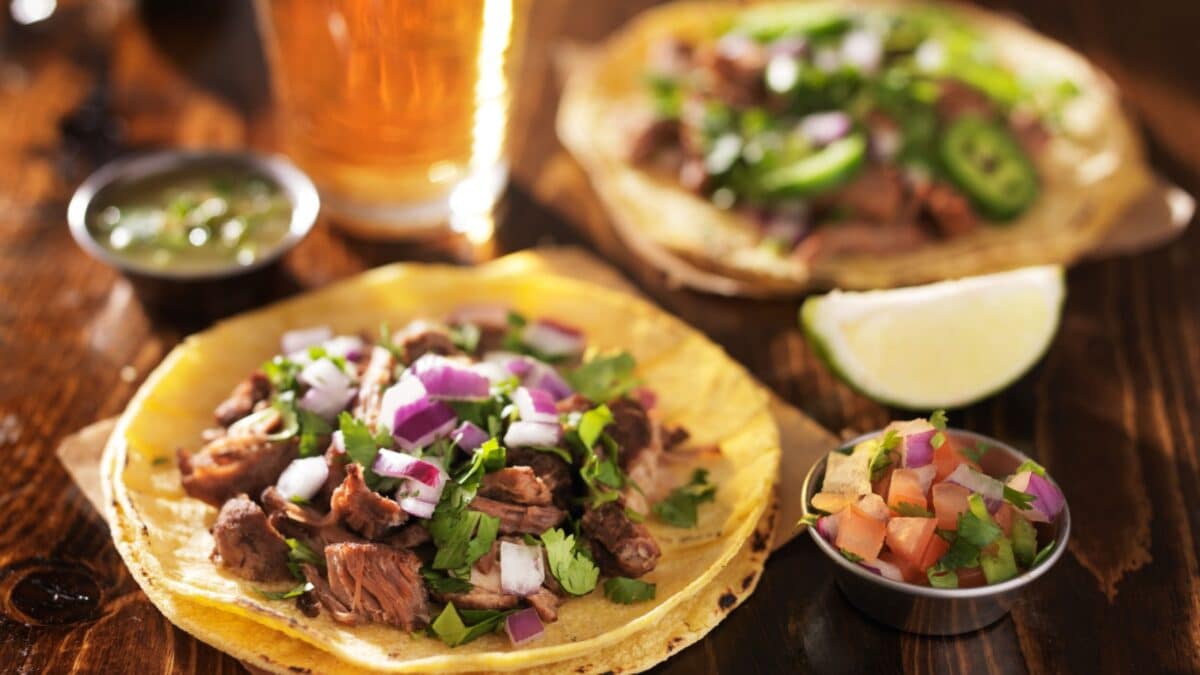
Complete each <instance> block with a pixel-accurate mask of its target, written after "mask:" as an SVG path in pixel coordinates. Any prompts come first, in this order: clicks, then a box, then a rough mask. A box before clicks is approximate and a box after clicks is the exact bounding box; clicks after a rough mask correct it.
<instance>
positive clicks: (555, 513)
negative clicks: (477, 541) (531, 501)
mask: <svg viewBox="0 0 1200 675" xmlns="http://www.w3.org/2000/svg"><path fill="white" fill-rule="evenodd" d="M467 508H469V509H471V510H472V511H479V512H480V513H486V514H487V515H489V516H493V517H496V518H499V519H500V533H501V534H541V533H543V532H545V531H546V530H548V529H550V528H552V527H556V526H557V525H559V524H560V523H562V521H564V520H566V518H567V512H566V511H564V510H562V509H560V508H558V507H556V506H519V505H517V504H508V503H506V502H498V501H496V500H494V499H488V498H487V497H475V499H473V500H471V504H470V505H469V506H468V507H467Z"/></svg>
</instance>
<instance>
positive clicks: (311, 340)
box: [279, 326, 333, 354]
mask: <svg viewBox="0 0 1200 675" xmlns="http://www.w3.org/2000/svg"><path fill="white" fill-rule="evenodd" d="M331 337H333V331H332V330H331V329H330V328H329V326H313V327H311V328H298V329H296V330H289V331H288V332H286V333H284V334H283V336H282V337H280V338H279V347H280V349H281V351H282V352H283V353H284V354H292V353H295V352H299V351H304V350H306V349H308V348H309V347H316V346H317V345H319V344H321V343H322V342H324V341H326V340H328V339H329V338H331Z"/></svg>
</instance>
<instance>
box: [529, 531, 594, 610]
mask: <svg viewBox="0 0 1200 675" xmlns="http://www.w3.org/2000/svg"><path fill="white" fill-rule="evenodd" d="M541 539H542V544H543V545H545V547H546V558H547V560H548V561H549V563H550V573H551V574H553V575H554V578H555V579H557V580H558V583H559V585H560V586H562V587H563V590H565V591H566V592H568V593H570V594H571V595H576V596H578V595H587V594H588V593H591V592H592V590H593V589H595V588H596V581H597V580H598V579H599V578H600V568H598V567H596V563H594V562H592V558H591V556H590V555H589V554H588V553H587V551H586V550H585V549H584V548H583V547H581V546H579V545H578V544H577V543H576V542H577V540H576V538H575V537H574V535H569V534H564V533H563V531H562V530H561V529H558V528H555V529H551V530H546V531H545V532H543V533H542V537H541Z"/></svg>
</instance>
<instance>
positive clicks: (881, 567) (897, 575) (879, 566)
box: [858, 559, 904, 581]
mask: <svg viewBox="0 0 1200 675" xmlns="http://www.w3.org/2000/svg"><path fill="white" fill-rule="evenodd" d="M858 564H859V565H862V566H863V567H865V568H867V569H869V570H871V571H872V572H874V573H875V574H878V575H879V576H881V577H883V578H884V579H891V580H892V581H904V574H902V573H901V572H900V568H899V567H896V566H895V565H893V564H891V563H888V562H884V561H882V560H879V559H875V560H863V561H860V562H859V563H858Z"/></svg>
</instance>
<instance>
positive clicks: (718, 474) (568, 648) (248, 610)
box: [102, 261, 780, 672]
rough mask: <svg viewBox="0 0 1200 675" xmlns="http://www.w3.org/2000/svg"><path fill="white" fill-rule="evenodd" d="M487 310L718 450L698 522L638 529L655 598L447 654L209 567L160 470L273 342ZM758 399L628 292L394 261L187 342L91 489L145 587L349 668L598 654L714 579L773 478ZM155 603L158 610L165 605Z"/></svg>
mask: <svg viewBox="0 0 1200 675" xmlns="http://www.w3.org/2000/svg"><path fill="white" fill-rule="evenodd" d="M488 302H503V303H506V304H508V305H510V306H511V307H513V308H514V309H516V310H518V311H521V312H523V313H525V314H526V315H529V316H545V317H553V318H555V319H558V320H561V321H563V322H566V323H569V324H573V325H576V326H579V327H580V328H582V329H583V330H584V331H585V332H586V333H587V335H588V342H589V345H591V346H594V347H596V348H598V349H600V350H617V349H625V350H628V351H629V352H630V353H632V354H633V356H634V357H635V358H636V359H637V361H638V375H639V376H640V377H641V378H642V379H643V381H644V382H645V383H646V384H647V385H648V386H650V387H651V388H652V389H654V390H655V391H656V393H657V394H658V396H659V402H660V403H659V407H660V409H661V410H662V412H663V414H664V418H665V421H667V422H669V423H676V424H682V425H684V426H685V427H686V428H687V429H688V430H689V431H690V432H691V434H692V438H693V439H694V441H695V442H696V443H697V444H698V445H704V444H709V443H712V444H718V445H719V446H720V448H721V453H720V456H719V457H717V458H712V457H710V456H709V455H707V454H705V453H697V454H696V455H695V456H694V459H692V460H691V461H692V462H695V463H697V465H700V464H699V463H701V462H702V463H703V464H702V465H703V466H704V467H705V468H708V469H709V470H710V480H711V481H712V482H714V483H715V484H716V485H717V486H718V488H717V496H716V502H715V503H711V504H705V505H704V506H702V507H701V510H700V522H699V524H698V526H697V527H696V528H694V529H677V528H671V527H668V526H665V525H663V524H661V523H657V522H655V521H654V520H653V519H650V520H648V521H647V524H648V526H649V527H650V528H651V531H652V532H653V534H654V535H655V537H656V538H657V539H658V541H659V544H660V546H661V547H662V549H663V556H662V559H661V561H660V562H659V565H658V568H657V569H656V570H655V571H654V572H652V573H651V574H649V575H647V577H645V580H647V581H650V582H653V583H655V584H657V589H658V592H657V597H656V599H655V600H653V601H650V602H644V603H638V604H633V605H619V604H615V603H612V602H610V601H608V600H607V599H605V598H604V597H603V593H602V591H601V590H600V589H597V591H595V592H593V593H592V594H591V595H589V596H586V597H583V598H574V599H571V600H569V601H567V602H564V603H563V605H562V607H561V608H560V612H559V620H558V621H557V622H555V623H553V624H549V625H548V626H547V627H546V633H545V635H544V636H543V637H542V638H541V639H539V640H538V641H537V642H534V643H531V644H529V645H523V646H520V647H513V646H512V645H511V644H509V641H508V639H507V637H505V636H503V635H489V636H485V637H483V638H480V639H479V640H476V641H474V642H471V643H469V644H466V645H462V646H460V647H457V648H454V649H450V648H448V647H446V646H445V645H444V644H442V643H441V642H440V641H438V640H436V639H432V638H427V637H423V636H416V637H410V636H408V635H407V634H405V633H404V632H402V631H399V630H397V629H395V628H392V627H389V626H383V625H362V626H356V627H347V626H343V625H340V624H337V623H335V622H334V621H333V620H332V619H330V618H329V617H328V616H327V613H324V612H323V613H322V614H321V615H320V616H318V617H316V618H309V617H305V616H304V615H303V614H302V613H300V612H299V610H297V609H296V607H295V605H294V603H291V602H282V601H270V600H265V599H263V598H262V597H261V596H260V595H259V594H258V593H256V592H255V590H254V586H255V584H252V583H250V582H246V581H244V580H242V579H239V578H237V577H234V576H232V575H229V574H226V573H224V572H222V571H221V570H220V569H218V567H217V566H215V565H214V564H213V563H212V561H211V560H210V559H209V555H210V553H211V552H212V548H213V540H212V536H211V534H210V533H209V531H208V528H209V527H210V526H211V525H212V523H213V521H214V520H215V517H216V509H214V508H213V507H211V506H208V505H206V504H204V503H202V502H200V501H198V500H195V499H191V498H189V497H187V496H186V495H185V494H184V493H183V491H182V489H181V487H180V484H179V472H178V469H177V467H176V466H175V464H174V461H163V459H162V458H171V457H173V455H174V451H175V448H176V447H179V446H184V447H188V446H189V445H190V447H196V446H197V445H198V444H199V437H200V432H201V430H203V429H204V428H206V427H207V426H210V425H211V415H212V409H213V407H214V405H216V403H218V402H219V401H220V400H221V399H222V398H223V397H224V396H225V395H226V394H227V393H228V391H229V389H230V388H231V387H232V386H233V384H235V383H236V382H238V381H239V380H240V379H241V378H242V377H244V376H245V374H246V373H249V372H251V371H252V370H254V369H255V368H256V367H258V366H259V365H260V364H261V363H262V362H263V361H264V360H266V359H267V358H269V357H270V356H271V355H273V354H274V353H275V352H276V351H277V349H278V340H279V336H280V335H281V334H282V333H283V332H285V331H287V330H290V329H293V328H300V327H304V326H311V325H314V324H328V325H330V326H331V327H333V329H334V330H335V331H336V332H338V333H351V332H357V331H362V330H366V331H373V330H374V329H375V328H376V327H377V326H378V325H379V323H380V322H381V321H385V320H386V321H388V322H389V323H390V324H391V325H393V326H401V325H403V324H405V323H406V322H407V321H409V320H411V319H415V318H419V317H431V316H433V317H436V316H441V315H444V314H446V313H448V312H449V311H451V310H452V309H454V308H456V307H458V306H461V305H464V304H468V303H488ZM767 403H768V396H767V394H766V392H765V391H764V390H763V389H762V388H761V387H759V386H758V385H757V384H755V383H754V382H753V380H752V378H750V376H749V375H748V374H747V373H746V372H745V371H744V370H743V369H742V368H741V367H740V366H738V365H737V364H736V363H734V362H733V361H732V360H731V359H729V358H728V357H727V356H726V355H725V354H724V353H723V352H722V351H721V349H720V348H719V347H717V346H716V345H714V344H712V343H711V342H709V341H708V340H707V339H705V338H704V337H703V336H701V335H700V334H698V333H696V332H695V331H693V330H692V329H690V328H688V327H687V326H685V325H684V324H683V323H681V322H680V321H678V320H677V319H675V318H673V317H671V316H669V315H667V314H665V313H663V312H661V311H660V310H658V309H656V308H654V307H653V306H652V305H650V304H648V303H645V302H643V301H640V300H637V299H634V298H631V297H629V296H627V295H624V294H621V293H617V292H614V291H611V290H608V289H605V288H603V287H599V286H595V285H592V284H587V283H583V282H578V281H574V280H570V279H567V278H563V277H557V276H553V275H549V274H544V273H540V272H536V271H531V270H529V269H527V268H526V267H525V266H523V265H522V264H520V262H519V261H518V262H516V263H503V264H498V265H487V266H483V267H478V268H473V269H472V268H459V267H449V266H424V265H393V266H389V267H384V268H380V269H377V270H374V271H372V272H368V273H366V274H363V275H361V276H359V277H356V278H354V279H352V280H349V281H347V282H343V283H340V284H337V285H334V286H331V287H328V288H326V289H323V290H320V291H316V292H313V293H309V294H306V295H304V296H300V297H298V298H295V299H291V300H288V301H285V302H281V303H279V304H276V305H273V306H271V307H268V308H266V309H263V310H260V311H256V312H252V313H249V314H246V315H243V316H240V317H238V318H234V319H232V320H229V321H226V322H223V323H221V324H218V325H217V326H215V327H214V328H212V329H210V330H208V331H205V332H203V333H200V334H198V335H195V336H192V337H189V338H188V339H187V340H185V341H184V342H183V343H182V344H181V345H180V346H178V347H177V348H176V349H175V350H174V351H172V352H171V353H170V354H169V355H168V356H167V357H166V359H164V360H163V362H162V364H161V365H160V366H159V367H158V368H157V369H156V370H155V371H154V373H152V374H151V375H150V377H148V378H147V380H146V382H145V384H143V386H142V388H141V389H140V390H139V391H138V394H137V395H136V396H135V398H134V400H133V401H132V403H131V404H130V405H129V408H128V409H127V410H126V412H125V413H124V414H123V415H122V417H121V419H120V421H119V423H118V425H117V428H116V430H115V431H114V433H113V436H112V439H111V440H110V442H109V444H108V446H107V447H106V449H105V457H106V460H105V462H104V467H105V473H104V475H103V478H102V485H103V487H104V489H105V491H106V495H105V504H106V508H107V509H108V514H107V516H108V519H109V522H110V524H111V525H112V527H113V530H114V532H123V533H124V535H122V536H127V537H128V541H126V542H124V543H122V542H120V541H118V546H119V548H120V550H121V551H122V555H124V556H125V559H126V562H127V563H128V564H129V566H130V569H131V571H132V573H133V575H134V577H135V578H136V579H137V580H138V582H139V583H140V584H141V585H142V586H143V587H144V588H151V587H153V588H156V589H159V590H160V591H161V593H166V594H169V595H170V596H171V597H174V598H181V599H183V600H186V601H187V602H188V603H191V604H195V605H197V606H203V607H205V608H208V609H210V610H212V611H213V612H216V613H217V614H215V615H214V616H222V615H232V616H236V617H239V618H241V619H245V620H247V621H251V622H254V623H256V624H259V625H262V626H263V627H264V628H265V629H267V630H270V631H276V632H278V633H282V634H284V635H286V636H288V637H289V638H293V639H295V640H298V641H300V642H303V643H307V644H308V645H311V646H312V647H314V648H316V649H319V650H321V651H324V652H326V653H328V654H330V655H332V657H333V658H335V659H337V660H339V661H340V662H343V663H345V664H346V665H347V667H357V668H364V669H374V670H379V671H388V672H456V671H472V670H510V669H515V668H529V667H533V666H535V665H538V664H542V663H551V662H559V661H563V660H566V659H573V658H579V657H584V656H586V655H592V654H596V653H598V652H599V650H603V649H605V648H607V647H610V646H613V645H616V644H618V643H622V642H623V641H625V640H626V639H629V638H630V636H633V635H635V634H637V633H639V632H641V631H644V630H646V629H648V628H651V627H655V626H660V625H661V624H662V622H663V621H664V618H665V617H667V616H668V615H669V614H670V613H671V612H672V610H674V609H675V608H676V607H677V606H679V605H680V604H681V603H683V602H685V601H686V600H688V599H689V598H691V597H693V596H695V595H696V594H697V593H699V592H700V590H701V589H703V588H705V587H706V586H707V585H709V584H710V583H711V581H712V580H713V578H714V577H716V576H717V575H718V574H720V572H721V571H722V570H723V569H724V568H725V567H726V565H727V564H728V563H729V561H730V560H732V559H733V558H734V556H735V555H737V553H738V551H739V550H741V549H742V548H743V547H744V545H745V544H746V542H747V540H748V539H749V538H750V536H751V533H752V532H753V531H754V528H755V525H756V524H757V523H758V522H759V520H760V519H761V518H762V516H763V513H764V511H765V509H766V508H767V505H768V502H769V500H770V496H771V494H772V490H773V488H774V484H775V481H776V478H777V474H778V465H779V453H780V449H779V439H778V433H777V431H776V428H775V424H774V422H773V420H772V418H771V415H770V413H769V411H768V409H767ZM684 464H685V465H686V464H688V462H685V463H684ZM682 468H684V469H690V468H692V467H690V466H684V467H682ZM151 597H152V598H154V597H155V596H154V595H151ZM164 604H166V603H164ZM160 608H161V609H163V611H164V612H165V613H167V615H168V616H169V617H171V616H172V615H171V610H170V608H169V607H162V606H160ZM713 623H714V624H715V621H714V622H713ZM709 627H711V625H710V626H709ZM227 651H232V648H230V649H227Z"/></svg>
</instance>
